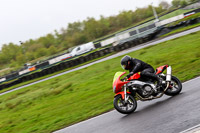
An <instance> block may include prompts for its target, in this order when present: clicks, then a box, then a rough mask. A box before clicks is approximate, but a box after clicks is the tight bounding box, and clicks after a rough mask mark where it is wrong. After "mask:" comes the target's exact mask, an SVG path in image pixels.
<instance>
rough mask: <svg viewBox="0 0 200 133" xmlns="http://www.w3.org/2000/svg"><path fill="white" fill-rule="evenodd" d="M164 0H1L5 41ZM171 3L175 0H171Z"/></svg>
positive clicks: (24, 38) (0, 22) (2, 40)
mask: <svg viewBox="0 0 200 133" xmlns="http://www.w3.org/2000/svg"><path fill="white" fill-rule="evenodd" d="M161 1H162V0H0V47H1V45H2V44H8V43H9V42H13V43H15V44H19V41H27V40H29V39H37V38H39V37H41V36H45V35H46V34H48V33H53V32H54V30H57V31H60V29H61V28H62V27H63V28H66V27H67V24H68V23H73V22H75V21H82V20H84V19H86V18H87V17H94V18H96V19H98V18H99V16H100V15H103V16H105V17H108V16H111V15H117V14H118V13H119V12H120V11H123V10H135V9H136V8H137V7H145V6H147V5H149V4H151V3H152V2H153V5H155V6H157V5H158V3H160V2H161ZM167 1H168V2H169V3H171V1H172V0H167Z"/></svg>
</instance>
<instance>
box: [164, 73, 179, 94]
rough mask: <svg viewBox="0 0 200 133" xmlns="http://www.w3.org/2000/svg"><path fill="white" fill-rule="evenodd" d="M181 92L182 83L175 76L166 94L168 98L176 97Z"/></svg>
mask: <svg viewBox="0 0 200 133" xmlns="http://www.w3.org/2000/svg"><path fill="white" fill-rule="evenodd" d="M181 90H182V83H181V81H180V80H179V79H178V78H176V77H175V76H172V79H171V83H170V86H169V87H168V89H167V90H166V92H165V94H166V95H168V96H175V95H178V94H179V93H180V92H181Z"/></svg>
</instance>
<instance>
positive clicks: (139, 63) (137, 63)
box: [127, 61, 142, 77]
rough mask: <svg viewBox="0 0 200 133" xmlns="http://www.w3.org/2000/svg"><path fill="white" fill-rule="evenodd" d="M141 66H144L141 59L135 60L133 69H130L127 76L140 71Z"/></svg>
mask: <svg viewBox="0 0 200 133" xmlns="http://www.w3.org/2000/svg"><path fill="white" fill-rule="evenodd" d="M141 67H142V63H141V62H139V61H135V65H134V67H133V69H132V70H130V71H129V72H130V73H129V74H128V75H127V77H130V76H132V75H133V74H134V73H136V72H138V71H139V69H140V68H141Z"/></svg>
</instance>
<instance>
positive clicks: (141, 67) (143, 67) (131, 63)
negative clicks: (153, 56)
mask: <svg viewBox="0 0 200 133" xmlns="http://www.w3.org/2000/svg"><path fill="white" fill-rule="evenodd" d="M121 65H122V68H123V69H125V70H129V74H128V75H127V76H126V77H127V78H129V77H130V76H132V75H133V74H135V73H137V72H141V73H140V75H141V77H148V78H151V79H154V80H156V81H157V86H160V85H161V84H162V79H161V78H160V77H159V76H158V75H156V74H155V73H154V69H153V67H152V66H151V65H149V64H147V63H145V62H143V61H141V60H138V59H135V58H131V57H130V56H128V55H126V56H124V57H123V58H122V59H121Z"/></svg>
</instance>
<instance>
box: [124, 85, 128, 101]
mask: <svg viewBox="0 0 200 133" xmlns="http://www.w3.org/2000/svg"><path fill="white" fill-rule="evenodd" d="M126 86H127V85H124V102H125V103H127V101H128V98H129V96H127V91H126V90H127V89H126V88H127V87H126Z"/></svg>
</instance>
